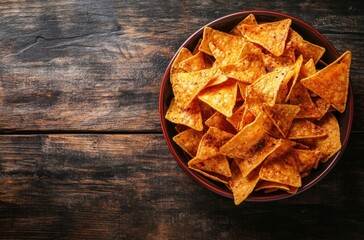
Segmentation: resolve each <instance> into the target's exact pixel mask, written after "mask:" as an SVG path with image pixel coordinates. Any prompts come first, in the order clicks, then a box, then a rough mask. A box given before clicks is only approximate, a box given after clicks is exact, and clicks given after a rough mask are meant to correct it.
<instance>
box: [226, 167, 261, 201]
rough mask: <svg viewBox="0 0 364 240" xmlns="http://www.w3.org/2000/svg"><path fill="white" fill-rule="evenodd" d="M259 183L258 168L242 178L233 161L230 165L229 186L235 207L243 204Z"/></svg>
mask: <svg viewBox="0 0 364 240" xmlns="http://www.w3.org/2000/svg"><path fill="white" fill-rule="evenodd" d="M258 181H259V168H257V169H256V170H253V171H252V172H251V173H250V174H249V175H248V176H245V177H244V176H243V175H242V174H241V172H240V169H239V167H238V165H237V164H236V163H235V162H234V161H233V162H232V164H231V178H230V179H229V186H230V189H231V191H232V192H233V196H234V203H235V205H239V204H240V203H241V202H243V201H244V200H245V199H246V198H247V197H248V196H249V194H250V193H251V192H253V190H254V188H255V186H256V184H257V183H258Z"/></svg>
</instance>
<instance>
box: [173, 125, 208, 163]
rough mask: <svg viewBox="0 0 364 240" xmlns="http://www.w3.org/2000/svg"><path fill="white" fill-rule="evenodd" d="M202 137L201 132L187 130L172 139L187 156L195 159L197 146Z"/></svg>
mask: <svg viewBox="0 0 364 240" xmlns="http://www.w3.org/2000/svg"><path fill="white" fill-rule="evenodd" d="M202 136H203V132H201V131H196V130H194V129H187V130H185V131H183V132H180V133H179V134H177V135H176V136H174V137H173V141H174V142H175V143H177V145H178V146H180V147H181V148H182V149H183V150H184V151H185V152H186V153H187V154H188V155H190V156H191V157H195V156H196V154H197V149H198V145H199V143H200V141H201V138H202Z"/></svg>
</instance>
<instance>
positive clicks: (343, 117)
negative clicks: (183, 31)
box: [159, 11, 353, 201]
mask: <svg viewBox="0 0 364 240" xmlns="http://www.w3.org/2000/svg"><path fill="white" fill-rule="evenodd" d="M250 13H252V14H254V16H255V17H256V19H257V21H258V22H272V21H278V20H282V19H286V18H290V19H292V24H291V27H292V28H293V29H294V30H295V31H296V32H298V33H299V34H300V35H301V36H302V37H303V38H304V39H305V40H307V41H309V42H312V43H315V44H317V45H319V46H322V47H324V48H325V49H326V51H325V54H324V55H323V57H322V58H321V60H322V61H323V62H324V63H326V64H328V63H331V62H333V61H334V60H336V59H337V58H338V57H339V53H338V52H337V50H336V49H335V48H334V46H333V45H332V44H331V43H330V42H329V41H328V40H327V39H326V38H325V37H324V36H323V35H322V34H320V33H319V32H318V31H317V30H316V29H314V28H313V27H311V26H310V25H308V24H307V23H305V22H303V21H302V20H299V19H297V18H295V17H292V16H289V15H286V14H282V13H277V12H271V11H247V12H238V13H234V14H231V15H228V16H225V17H222V18H219V19H217V20H215V21H213V22H211V23H209V24H207V25H206V26H210V27H212V28H214V29H217V30H221V31H224V32H229V31H230V30H231V29H232V28H233V27H234V26H235V25H236V24H238V23H239V22H240V21H241V20H243V19H244V18H245V17H246V16H248V15H249V14H250ZM203 28H204V27H202V28H200V29H199V30H197V31H196V32H195V33H194V34H193V35H191V37H189V38H188V39H187V40H186V41H185V42H184V43H183V44H182V45H181V48H182V47H186V48H188V49H190V50H191V51H192V50H193V48H194V47H195V45H196V44H197V42H198V40H199V38H201V37H202V33H203ZM177 52H178V51H177ZM176 55H177V54H175V55H174V57H173V58H172V60H171V62H170V63H169V65H168V67H167V69H166V71H165V74H164V76H163V80H162V84H161V89H160V98H159V113H160V120H161V126H162V130H163V134H164V137H165V140H166V142H167V145H168V147H169V149H170V151H171V153H172V155H173V157H174V158H175V160H176V161H177V163H178V164H179V165H180V166H181V167H182V168H183V169H184V170H185V171H186V172H187V173H188V174H189V175H190V176H191V177H192V178H193V179H195V180H196V181H197V182H199V183H200V184H202V185H203V186H205V187H206V188H208V189H210V190H211V191H213V192H216V193H217V194H220V195H222V196H225V197H229V198H232V197H233V195H232V193H231V191H230V190H228V189H227V188H226V186H225V185H223V184H220V183H218V182H215V181H213V180H210V179H208V178H206V177H205V176H202V175H200V174H198V173H196V172H194V171H193V170H191V169H189V168H188V166H187V162H188V161H189V160H190V159H191V158H190V157H189V156H188V155H187V154H186V153H185V152H184V151H183V150H182V149H181V148H180V147H179V146H178V145H177V144H175V143H174V142H173V140H172V138H173V136H175V135H176V134H177V132H176V130H175V128H174V127H175V124H173V123H171V122H169V121H167V120H166V119H165V118H164V116H165V114H166V111H167V109H168V105H169V103H170V101H171V99H172V98H173V92H172V87H171V84H170V81H169V71H170V68H171V64H172V62H173V60H174V58H175V57H176ZM335 114H336V117H337V119H338V122H339V125H340V134H341V143H342V149H341V150H340V151H339V152H338V153H336V154H335V155H334V156H333V157H332V158H331V159H330V160H328V161H327V162H325V163H320V164H319V167H318V168H317V169H316V170H314V171H312V172H311V174H310V175H309V176H307V177H305V178H303V179H302V187H301V188H300V189H299V190H298V192H297V194H298V193H301V192H303V191H305V190H306V189H308V188H310V187H311V186H313V185H314V184H315V183H317V182H318V181H319V180H320V179H322V178H323V177H324V176H325V175H326V174H327V173H328V172H329V171H330V170H331V169H332V167H333V166H334V165H335V164H336V163H337V161H338V160H339V159H340V157H341V156H342V154H343V152H344V151H345V148H346V146H347V144H348V141H349V136H350V131H351V125H352V118H353V94H352V88H351V84H350V83H349V93H348V101H347V107H346V111H345V112H344V113H343V114H340V113H335ZM289 196H292V195H290V194H287V193H285V192H282V191H275V192H272V193H269V194H268V193H261V192H253V193H252V194H251V195H250V196H249V197H248V198H247V199H246V201H272V200H278V199H282V198H286V197H289Z"/></svg>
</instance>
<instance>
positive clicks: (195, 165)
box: [188, 154, 231, 177]
mask: <svg viewBox="0 0 364 240" xmlns="http://www.w3.org/2000/svg"><path fill="white" fill-rule="evenodd" d="M188 167H190V168H191V169H194V170H196V169H199V170H202V171H204V172H208V173H216V174H219V175H222V176H225V177H231V171H230V164H229V161H228V159H227V158H226V157H225V156H224V155H221V154H219V155H215V156H214V157H211V158H206V159H201V158H198V157H195V158H193V159H191V160H190V161H189V162H188Z"/></svg>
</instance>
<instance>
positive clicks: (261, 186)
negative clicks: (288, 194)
mask: <svg viewBox="0 0 364 240" xmlns="http://www.w3.org/2000/svg"><path fill="white" fill-rule="evenodd" d="M289 187H290V186H288V185H287V184H282V183H276V182H269V181H260V182H258V183H257V185H256V186H255V189H254V191H260V190H268V191H265V193H267V192H273V191H276V190H283V191H288V190H289Z"/></svg>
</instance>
